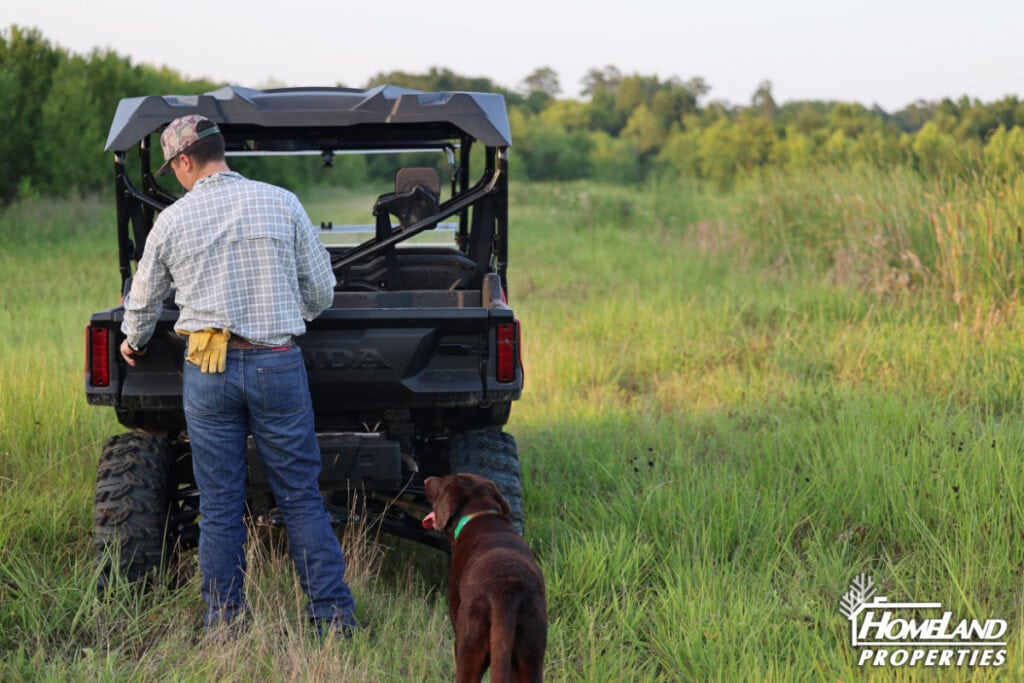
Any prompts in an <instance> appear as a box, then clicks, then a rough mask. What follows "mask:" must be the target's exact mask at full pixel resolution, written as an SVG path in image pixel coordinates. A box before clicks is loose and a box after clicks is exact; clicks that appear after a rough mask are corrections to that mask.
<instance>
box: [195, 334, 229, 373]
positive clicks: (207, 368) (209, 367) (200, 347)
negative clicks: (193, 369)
mask: <svg viewBox="0 0 1024 683" xmlns="http://www.w3.org/2000/svg"><path fill="white" fill-rule="evenodd" d="M230 338H231V333H230V332H228V331H227V330H214V329H209V328H207V329H205V330H200V331H198V332H190V333H189V335H188V355H187V356H185V360H187V361H188V362H190V363H192V364H193V365H198V366H199V369H200V370H201V371H202V372H224V369H225V368H226V367H227V360H228V339H230Z"/></svg>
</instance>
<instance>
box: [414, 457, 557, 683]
mask: <svg viewBox="0 0 1024 683" xmlns="http://www.w3.org/2000/svg"><path fill="white" fill-rule="evenodd" d="M424 486H425V488H426V492H427V500H429V501H430V504H431V505H433V506H434V511H433V512H431V513H430V514H428V515H427V516H426V517H424V518H423V526H424V527H425V528H427V529H436V530H438V531H440V532H442V533H444V534H446V535H447V536H448V540H449V541H450V542H451V548H452V563H451V570H450V572H449V574H448V611H449V616H450V617H451V620H452V626H453V627H454V628H455V680H456V681H459V682H460V683H462V682H468V681H479V680H481V678H482V677H483V675H484V672H485V671H487V668H488V666H489V667H490V669H491V681H492V683H505V682H506V681H513V680H518V681H541V680H543V678H544V650H545V648H546V647H547V634H548V617H547V606H546V603H545V600H544V575H543V574H541V571H540V567H538V566H537V562H536V560H534V558H533V555H532V554H531V553H530V548H529V546H527V545H526V542H525V541H523V539H522V538H521V537H520V536H519V534H517V533H516V531H515V529H514V528H513V527H512V522H511V521H510V520H509V516H508V515H509V506H508V502H507V501H506V500H505V497H504V496H502V495H501V492H500V491H498V487H497V486H495V485H494V482H492V481H491V480H490V479H485V478H483V477H480V476H477V475H475V474H450V475H448V476H447V477H428V478H427V479H426V481H425V482H424Z"/></svg>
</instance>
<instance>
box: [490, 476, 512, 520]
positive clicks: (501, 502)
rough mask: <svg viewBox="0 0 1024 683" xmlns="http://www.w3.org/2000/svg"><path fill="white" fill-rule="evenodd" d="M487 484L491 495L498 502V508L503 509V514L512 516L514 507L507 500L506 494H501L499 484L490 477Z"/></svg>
mask: <svg viewBox="0 0 1024 683" xmlns="http://www.w3.org/2000/svg"><path fill="white" fill-rule="evenodd" d="M487 486H488V490H489V491H490V494H491V497H492V498H494V502H495V503H497V504H498V509H499V510H500V511H501V514H503V515H506V516H510V515H511V514H512V508H511V507H509V504H508V501H507V500H505V496H503V495H501V491H500V490H499V489H498V486H497V484H495V483H494V482H493V481H491V480H490V479H488V480H487Z"/></svg>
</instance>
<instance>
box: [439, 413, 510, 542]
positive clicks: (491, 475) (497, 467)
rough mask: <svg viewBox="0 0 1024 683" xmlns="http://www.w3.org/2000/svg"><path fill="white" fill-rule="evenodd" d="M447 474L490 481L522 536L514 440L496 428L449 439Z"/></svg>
mask: <svg viewBox="0 0 1024 683" xmlns="http://www.w3.org/2000/svg"><path fill="white" fill-rule="evenodd" d="M448 465H449V468H450V470H451V472H452V473H453V474H454V473H457V472H464V473H466V474H479V475H480V476H482V477H487V478H488V479H490V480H491V481H493V482H494V483H495V484H496V485H497V487H498V490H499V491H501V494H502V495H503V496H505V499H506V500H507V501H508V505H509V507H510V508H511V509H512V514H511V515H510V516H511V517H512V524H513V525H514V526H515V528H516V531H518V532H519V534H520V535H522V533H523V490H522V483H521V482H520V479H519V456H518V454H517V452H516V440H515V439H514V438H512V435H511V434H506V433H505V432H503V431H501V428H500V427H487V428H484V429H472V430H469V431H465V432H462V433H461V434H457V435H455V436H454V437H452V440H451V446H450V449H449V451H448Z"/></svg>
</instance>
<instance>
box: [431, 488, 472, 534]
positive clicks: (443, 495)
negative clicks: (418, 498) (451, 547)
mask: <svg viewBox="0 0 1024 683" xmlns="http://www.w3.org/2000/svg"><path fill="white" fill-rule="evenodd" d="M434 491H435V497H434V528H435V529H437V530H438V531H440V532H442V533H443V532H444V531H446V530H447V529H448V522H450V521H451V518H452V515H454V514H455V513H456V512H458V511H459V510H460V509H461V508H462V503H463V501H464V499H465V493H464V492H463V487H462V486H461V485H460V483H459V480H458V478H457V477H456V476H455V475H449V476H447V477H444V478H443V479H441V480H440V482H439V483H438V484H437V487H436V488H435V489H434Z"/></svg>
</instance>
